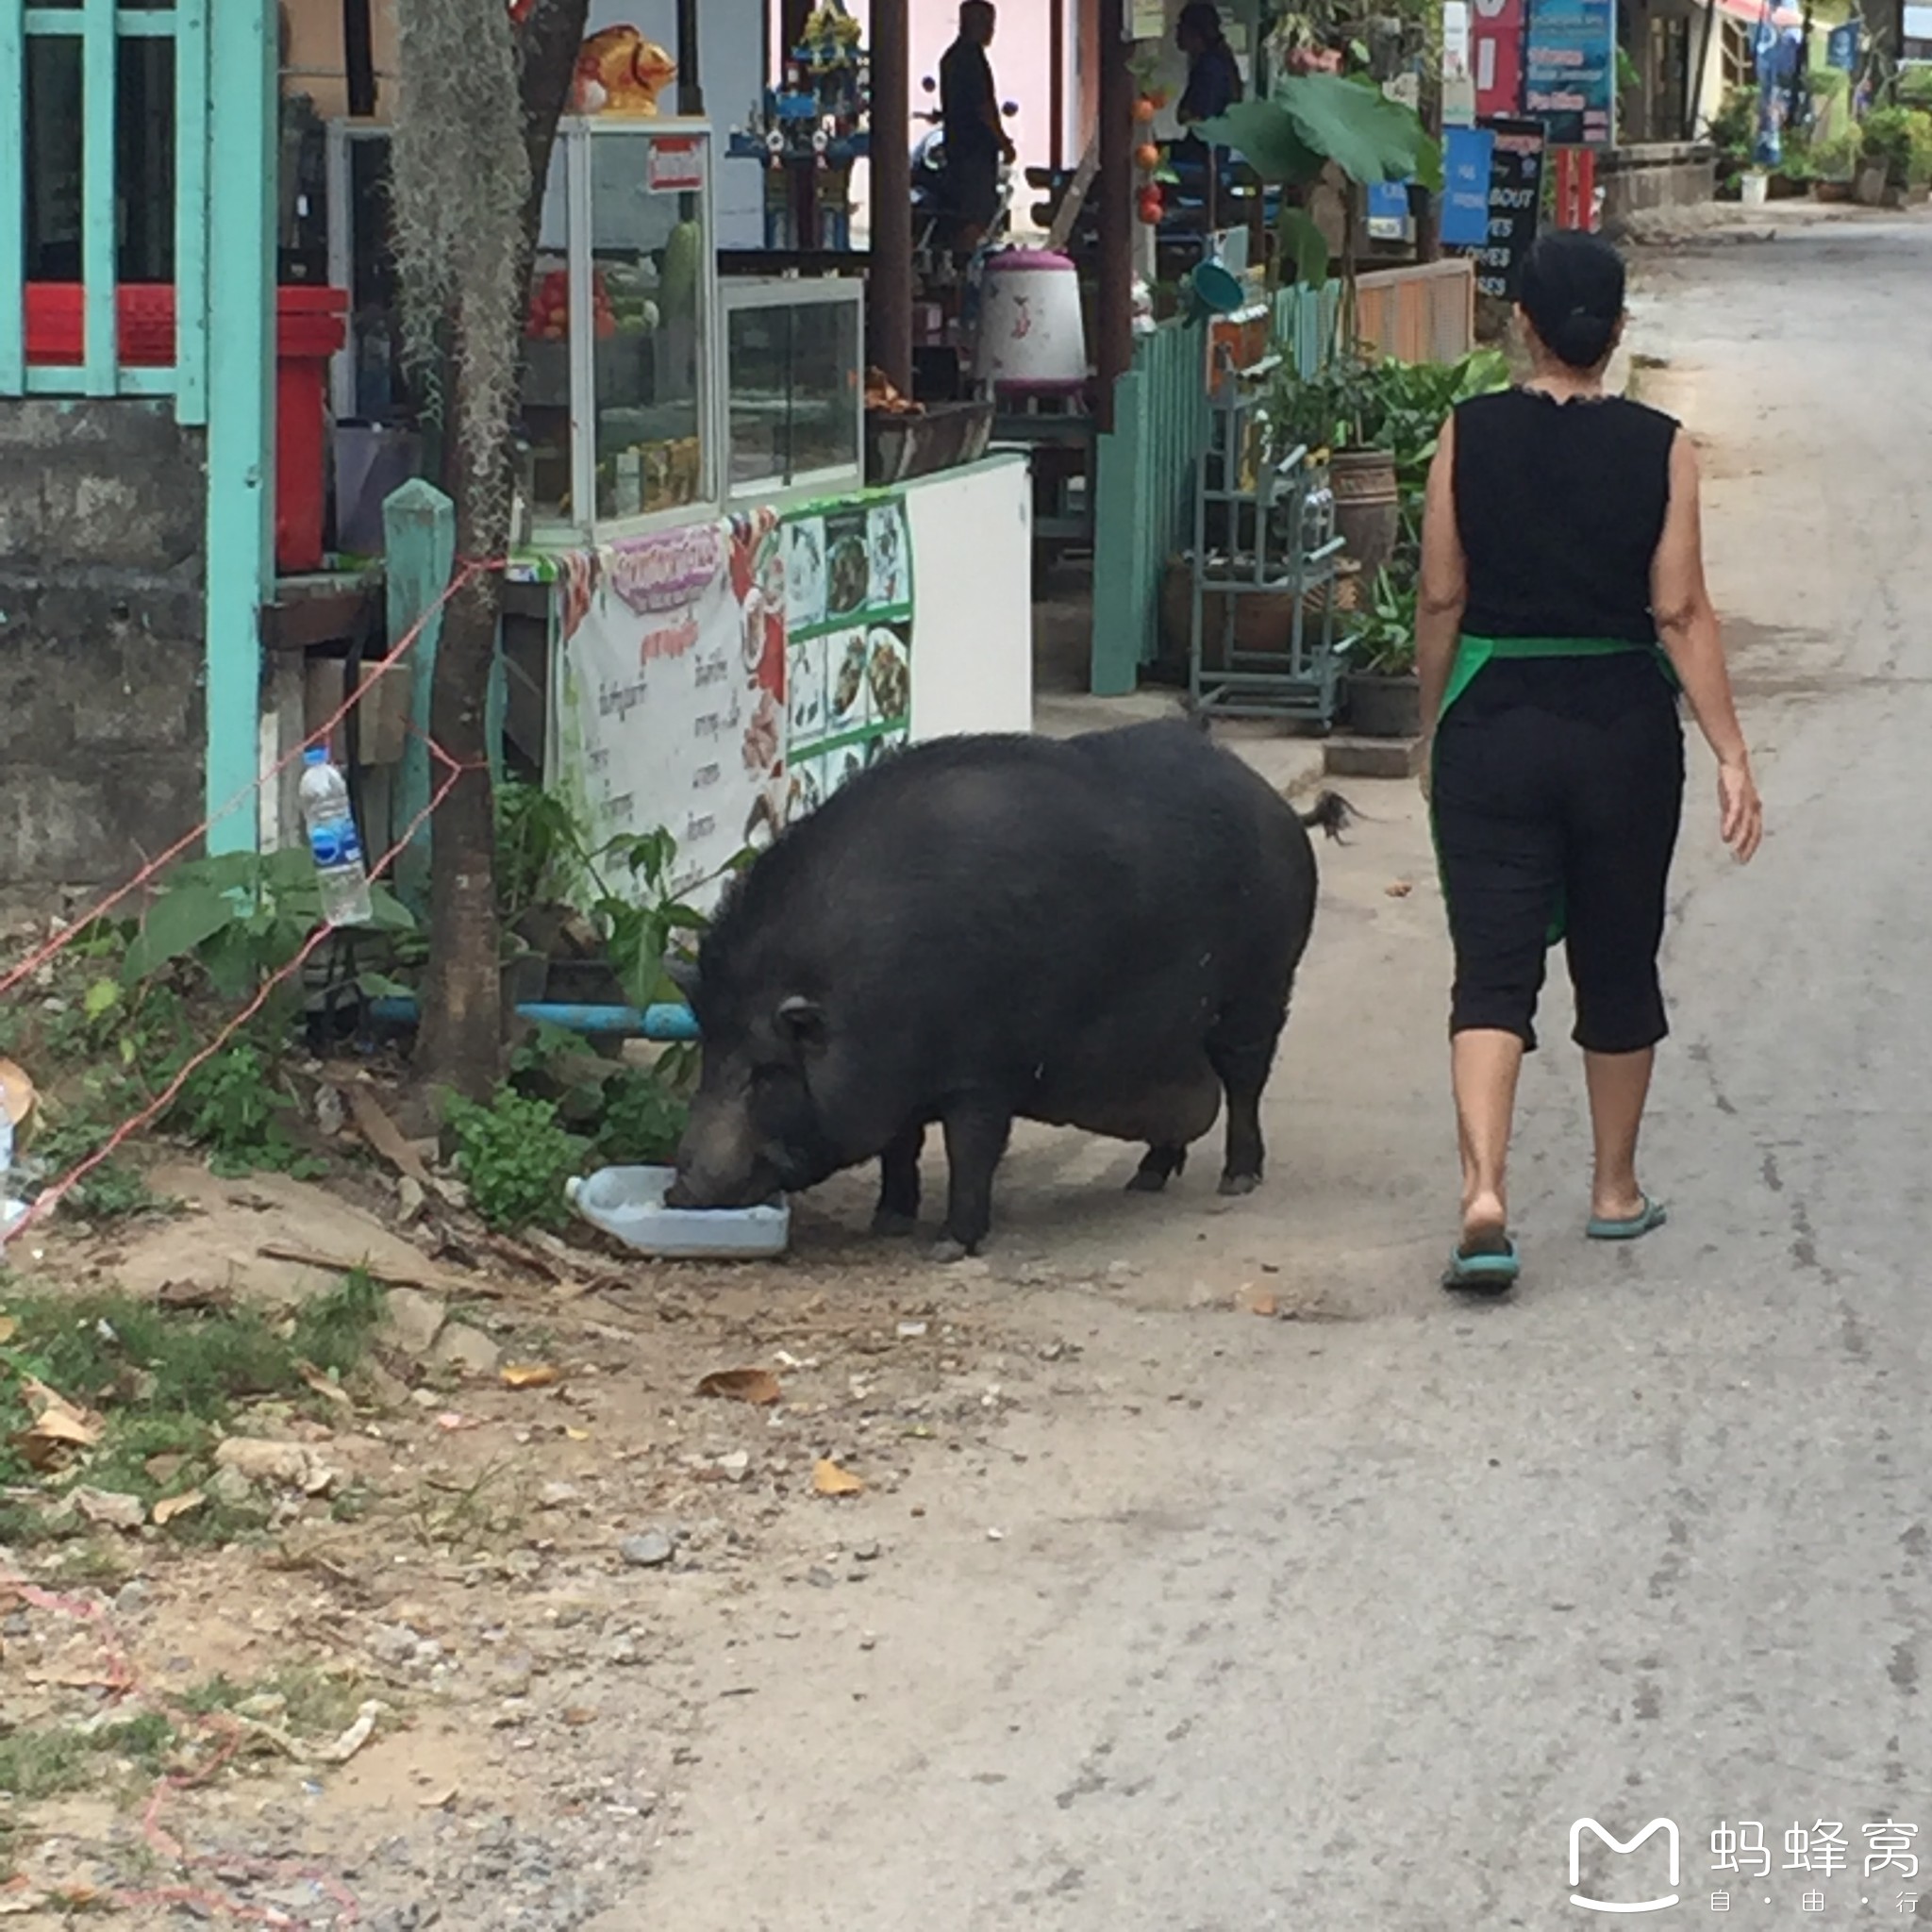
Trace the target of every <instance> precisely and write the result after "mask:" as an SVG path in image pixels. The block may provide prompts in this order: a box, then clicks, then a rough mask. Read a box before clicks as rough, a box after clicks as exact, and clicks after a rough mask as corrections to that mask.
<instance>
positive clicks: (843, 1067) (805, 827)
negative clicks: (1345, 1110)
mask: <svg viewBox="0 0 1932 1932" xmlns="http://www.w3.org/2000/svg"><path fill="white" fill-rule="evenodd" d="M1339 806H1340V801H1339V800H1329V801H1324V807H1326V808H1327V809H1318V810H1317V811H1316V812H1315V813H1313V814H1311V815H1310V816H1309V818H1308V819H1307V821H1304V820H1302V819H1301V818H1299V817H1298V816H1297V815H1296V813H1295V812H1294V811H1293V809H1292V808H1291V807H1289V806H1288V805H1287V804H1286V803H1284V801H1283V800H1282V799H1281V798H1280V797H1279V796H1277V795H1276V793H1275V792H1274V791H1273V790H1272V789H1271V788H1270V786H1269V785H1268V784H1267V783H1266V781H1265V780H1263V779H1262V778H1261V777H1260V776H1258V775H1257V774H1256V773H1255V772H1253V771H1251V770H1250V769H1249V768H1248V767H1247V766H1246V765H1244V764H1243V763H1242V762H1241V759H1240V758H1236V757H1235V756H1234V755H1233V754H1232V753H1230V752H1228V751H1225V750H1223V749H1221V748H1220V747H1218V746H1216V745H1215V744H1213V743H1212V742H1211V741H1209V740H1208V738H1207V736H1206V735H1205V734H1204V733H1203V732H1202V731H1200V730H1198V729H1196V728H1194V727H1193V726H1192V725H1191V724H1187V723H1183V722H1180V721H1163V722H1160V723H1157V724H1134V725H1129V726H1126V727H1124V728H1123V729H1118V730H1108V731H1096V732H1091V733H1089V734H1087V735H1085V736H1083V737H1078V738H1074V739H1069V740H1065V741H1058V742H1056V741H1052V740H1049V739H1043V738H1029V737H1019V736H1011V737H1008V736H993V735H979V736H965V737H958V738H948V739H941V740H936V741H932V742H929V743H925V744H922V745H919V746H916V747H914V748H912V749H910V750H908V751H905V752H902V753H901V754H899V755H898V756H896V757H894V758H888V759H886V760H884V761H883V762H881V763H880V764H877V765H875V766H874V767H872V768H871V769H870V770H868V771H866V772H865V773H863V774H860V775H859V776H858V777H857V778H855V779H854V780H853V781H852V782H851V783H850V784H848V785H846V786H844V787H843V788H842V789H841V790H840V791H837V792H835V793H834V794H833V795H832V797H831V798H829V799H828V800H827V801H826V802H825V803H824V805H823V806H822V807H821V808H819V809H818V810H817V811H815V812H813V813H812V814H811V815H810V816H809V817H808V818H806V819H804V820H802V821H801V822H800V823H799V824H796V825H795V826H793V827H791V829H790V830H788V831H787V832H786V833H785V834H784V836H783V837H782V838H780V839H779V840H778V841H776V842H775V843H774V845H773V846H772V847H771V848H770V849H769V850H768V851H766V852H765V853H763V854H761V855H760V856H759V858H758V860H757V861H756V862H755V863H754V864H753V865H752V866H751V867H750V869H749V870H748V871H747V872H746V873H745V874H743V875H742V876H741V878H740V879H738V880H737V881H735V882H734V883H733V885H732V887H731V888H730V890H729V891H728V892H727V894H726V896H725V898H724V902H723V904H722V905H721V907H720V908H719V911H718V916H717V918H716V920H715V922H714V923H713V924H712V926H711V928H710V930H709V931H708V933H707V934H706V936H705V939H704V941H703V944H702V946H701V947H700V950H699V954H698V958H697V964H696V967H695V970H694V971H692V970H691V969H686V970H685V971H683V972H682V973H681V974H680V975H679V976H680V977H681V978H682V979H683V981H684V985H685V991H687V993H688V994H689V996H690V998H691V1004H692V1007H693V1008H694V1009H695V1011H696V1014H697V1018H698V1022H699V1024H700V1026H701V1028H702V1029H703V1034H704V1060H703V1071H702V1074H701V1078H700V1082H699V1087H698V1091H697V1094H696V1097H695V1099H694V1100H693V1102H692V1106H691V1124H690V1128H689V1130H688V1132H687V1133H686V1135H685V1137H684V1141H683V1144H682V1146H681V1147H680V1148H679V1150H678V1156H677V1179H676V1181H675V1185H674V1187H673V1189H672V1191H671V1196H670V1198H671V1200H672V1201H673V1202H674V1204H675V1205H680V1206H685V1207H696V1208H725V1207H741V1206H745V1205H748V1204H751V1203H754V1202H758V1201H763V1200H768V1199H770V1198H771V1197H772V1196H773V1195H774V1194H776V1193H778V1192H780V1191H798V1190H801V1189H805V1188H809V1187H811V1186H813V1185H814V1184H816V1183H817V1182H819V1181H822V1180H824V1178H825V1177H826V1176H827V1175H829V1174H834V1173H836V1172H838V1171H839V1170H840V1169H842V1168H847V1167H852V1166H855V1165H857V1164H858V1163H859V1162H861V1161H864V1160H869V1159H872V1158H874V1157H876V1158H879V1160H880V1162H881V1167H882V1187H881V1191H880V1196H879V1206H878V1214H877V1218H876V1221H875V1223H874V1224H875V1225H876V1226H878V1227H880V1228H882V1229H885V1230H889V1231H905V1230H908V1229H909V1228H910V1227H911V1226H912V1225H913V1224H914V1222H915V1221H916V1219H917V1215H918V1211H919V1158H920V1152H921V1149H922V1147H923V1145H924V1138H925V1129H926V1127H927V1125H928V1124H932V1123H934V1122H937V1123H938V1124H939V1125H940V1127H941V1131H942V1132H943V1134H944V1137H945V1147H946V1159H947V1164H948V1168H949V1171H950V1184H949V1189H948V1195H947V1202H946V1218H945V1224H944V1230H943V1235H942V1238H941V1242H940V1252H941V1254H942V1255H946V1256H958V1255H960V1254H971V1253H975V1252H977V1250H978V1248H979V1246H980V1243H981V1242H982V1241H984V1240H985V1239H986V1236H987V1232H988V1229H989V1227H990V1225H991V1205H992V1177H993V1171H994V1169H995V1168H996V1167H997V1166H998V1165H999V1162H1000V1158H1001V1156H1002V1154H1003V1153H1004V1152H1005V1150H1006V1145H1007V1140H1008V1133H1009V1131H1010V1129H1011V1126H1012V1123H1013V1121H1014V1119H1015V1118H1016V1117H1018V1118H1024V1119H1026V1120H1035V1121H1044V1122H1048V1123H1050V1124H1056V1125H1065V1126H1074V1127H1080V1128H1084V1129H1085V1130H1086V1131H1087V1132H1089V1133H1094V1134H1104V1135H1108V1136H1109V1137H1111V1138H1113V1139H1116V1140H1122V1141H1145V1142H1146V1143H1147V1154H1146V1156H1145V1158H1143V1159H1142V1160H1141V1166H1140V1171H1139V1172H1138V1173H1137V1174H1135V1176H1134V1179H1133V1181H1132V1183H1131V1184H1130V1185H1131V1186H1132V1187H1133V1188H1135V1189H1137V1190H1141V1191H1150V1192H1151V1191H1158V1190H1159V1189H1160V1188H1161V1187H1163V1186H1164V1185H1165V1184H1166V1182H1167V1179H1168V1177H1169V1176H1170V1175H1171V1174H1178V1173H1179V1172H1180V1170H1181V1168H1182V1166H1183V1164H1184V1162H1185V1161H1186V1158H1187V1149H1188V1146H1189V1143H1190V1142H1191V1141H1196V1140H1198V1139H1200V1138H1201V1137H1202V1136H1203V1135H1204V1134H1206V1133H1207V1132H1208V1129H1209V1128H1211V1127H1212V1126H1213V1124H1214V1122H1215V1118H1216V1116H1217V1115H1218V1114H1219V1112H1220V1109H1221V1096H1222V1093H1223V1092H1225V1093H1226V1095H1227V1112H1228V1119H1227V1146H1226V1162H1225V1166H1224V1171H1223V1174H1222V1180H1221V1187H1222V1191H1223V1192H1224V1193H1236V1194H1238V1193H1246V1192H1247V1191H1250V1190H1251V1189H1253V1188H1254V1187H1255V1186H1256V1184H1257V1182H1258V1181H1259V1179H1260V1176H1261V1158H1262V1151H1261V1126H1260V1111H1259V1103H1260V1098H1261V1090H1262V1088H1263V1086H1264V1085H1265V1084H1266V1082H1267V1079H1268V1074H1269V1071H1270V1069H1271V1067H1272V1065H1273V1063H1274V1049H1275V1043H1276V1041H1277V1040H1278V1039H1279V1037H1280V1033H1281V1028H1282V1025H1283V1024H1284V1023H1285V1021H1286V1019H1287V1015H1288V1001H1289V992H1290V989H1291V984H1292V982H1293V978H1294V974H1295V969H1296V967H1297V965H1298V964H1299V962H1300V959H1301V956H1302V951H1303V948H1304V947H1305V946H1306V945H1307V939H1308V930H1309V925H1310V924H1311V922H1312V920H1313V917H1314V911H1315V856H1314V850H1313V847H1312V844H1311V842H1310V841H1309V838H1308V834H1307V824H1315V823H1321V824H1324V825H1325V826H1326V827H1327V829H1329V830H1330V831H1331V833H1332V831H1333V830H1334V818H1333V808H1336V807H1339Z"/></svg>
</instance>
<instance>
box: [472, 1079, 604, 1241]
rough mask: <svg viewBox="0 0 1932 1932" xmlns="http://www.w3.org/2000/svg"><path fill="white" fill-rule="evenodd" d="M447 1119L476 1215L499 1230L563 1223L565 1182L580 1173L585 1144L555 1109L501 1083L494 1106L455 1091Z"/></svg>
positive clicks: (543, 1101)
mask: <svg viewBox="0 0 1932 1932" xmlns="http://www.w3.org/2000/svg"><path fill="white" fill-rule="evenodd" d="M448 1120H449V1124H450V1126H451V1128H452V1129H453V1131H454V1132H455V1134H456V1140H457V1168H458V1172H459V1173H460V1174H461V1175H462V1177H463V1180H464V1182H465V1183H466V1184H467V1185H468V1187H469V1190H470V1200H471V1202H472V1204H473V1205H474V1206H475V1209H476V1211H477V1213H478V1214H480V1215H481V1216H482V1217H483V1219H484V1220H485V1221H486V1222H487V1223H488V1224H490V1225H491V1227H494V1228H497V1229H500V1230H509V1229H513V1228H519V1227H531V1226H535V1227H560V1226H561V1225H562V1224H563V1223H564V1221H565V1219H566V1217H567V1215H568V1213H569V1204H568V1203H567V1202H566V1200H565V1199H564V1192H563V1184H564V1182H565V1181H566V1180H568V1179H569V1178H570V1176H571V1175H572V1174H575V1173H576V1172H577V1171H578V1167H579V1165H580V1163H581V1162H582V1159H583V1157H584V1153H585V1143H584V1142H583V1141H581V1140H579V1139H578V1138H577V1136H576V1135H575V1134H572V1133H570V1132H568V1131H567V1130H566V1129H565V1128H564V1127H562V1126H561V1125H559V1124H558V1118H557V1108H556V1107H555V1106H554V1105H553V1104H552V1103H551V1102H550V1101H547V1100H535V1099H531V1098H530V1097H529V1096H527V1095H525V1094H522V1093H519V1092H517V1091H516V1090H515V1089H514V1088H511V1087H503V1088H499V1089H498V1091H497V1094H496V1098H495V1100H494V1101H493V1102H492V1103H491V1105H490V1106H488V1107H478V1106H476V1105H475V1102H473V1101H467V1100H464V1099H462V1098H461V1097H460V1096H458V1095H454V1094H453V1095H451V1096H450V1100H449V1107H448Z"/></svg>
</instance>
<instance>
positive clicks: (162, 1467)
mask: <svg viewBox="0 0 1932 1932" xmlns="http://www.w3.org/2000/svg"><path fill="white" fill-rule="evenodd" d="M187 1460H188V1458H187V1457H185V1456H181V1455H178V1454H176V1453H175V1451H174V1450H172V1449H171V1450H169V1451H167V1453H166V1454H164V1455H161V1456H150V1457H148V1459H147V1460H146V1461H145V1462H143V1463H142V1465H141V1466H142V1468H143V1469H144V1470H146V1471H147V1479H148V1481H149V1482H151V1483H157V1484H158V1485H159V1486H160V1487H161V1488H162V1489H164V1490H165V1489H166V1488H167V1487H168V1485H169V1484H170V1483H171V1482H173V1481H174V1480H175V1476H177V1475H178V1474H180V1473H181V1465H182V1464H183V1463H184V1462H186V1461H187Z"/></svg>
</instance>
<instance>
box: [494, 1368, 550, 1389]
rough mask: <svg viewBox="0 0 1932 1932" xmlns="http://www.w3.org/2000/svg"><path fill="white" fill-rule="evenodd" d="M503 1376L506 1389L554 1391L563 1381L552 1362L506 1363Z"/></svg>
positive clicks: (502, 1372)
mask: <svg viewBox="0 0 1932 1932" xmlns="http://www.w3.org/2000/svg"><path fill="white" fill-rule="evenodd" d="M501 1374H502V1377H503V1386H504V1387H505V1388H506V1389H554V1388H556V1386H557V1385H558V1383H559V1382H560V1381H562V1380H563V1371H562V1370H561V1369H559V1368H558V1367H557V1366H556V1365H555V1364H554V1363H552V1362H506V1363H504V1365H503V1368H502V1371H501Z"/></svg>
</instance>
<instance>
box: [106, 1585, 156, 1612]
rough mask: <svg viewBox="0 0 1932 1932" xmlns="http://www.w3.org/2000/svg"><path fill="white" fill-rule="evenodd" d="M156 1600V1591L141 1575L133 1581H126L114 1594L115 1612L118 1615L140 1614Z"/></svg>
mask: <svg viewBox="0 0 1932 1932" xmlns="http://www.w3.org/2000/svg"><path fill="white" fill-rule="evenodd" d="M153 1600H154V1591H151V1590H150V1589H149V1588H148V1587H147V1585H146V1584H144V1583H143V1582H142V1580H141V1578H140V1577H138V1576H137V1577H136V1578H135V1579H134V1581H133V1582H131V1583H124V1584H123V1585H122V1586H121V1588H120V1590H119V1591H117V1592H116V1593H115V1596H114V1614H115V1615H116V1616H117V1617H132V1616H138V1615H139V1614H140V1613H141V1612H142V1610H144V1609H146V1608H147V1607H148V1605H149V1604H150V1603H151V1602H152V1601H153Z"/></svg>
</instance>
